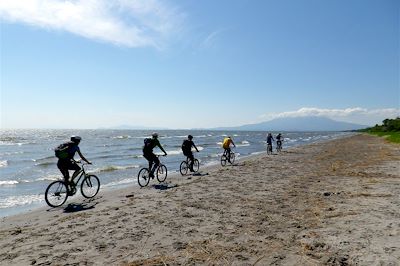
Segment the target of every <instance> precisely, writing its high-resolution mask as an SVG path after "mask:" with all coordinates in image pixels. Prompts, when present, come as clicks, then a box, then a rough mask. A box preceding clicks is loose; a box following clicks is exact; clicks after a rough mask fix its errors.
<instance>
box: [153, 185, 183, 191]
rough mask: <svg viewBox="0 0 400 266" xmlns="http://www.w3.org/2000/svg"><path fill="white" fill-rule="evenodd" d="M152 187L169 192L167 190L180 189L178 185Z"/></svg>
mask: <svg viewBox="0 0 400 266" xmlns="http://www.w3.org/2000/svg"><path fill="white" fill-rule="evenodd" d="M152 187H153V188H155V189H159V190H167V189H171V188H175V187H178V185H170V184H158V185H153V186H152Z"/></svg>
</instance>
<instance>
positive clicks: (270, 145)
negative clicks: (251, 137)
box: [267, 143, 272, 154]
mask: <svg viewBox="0 0 400 266" xmlns="http://www.w3.org/2000/svg"><path fill="white" fill-rule="evenodd" d="M267 154H272V144H269V143H268V144H267Z"/></svg>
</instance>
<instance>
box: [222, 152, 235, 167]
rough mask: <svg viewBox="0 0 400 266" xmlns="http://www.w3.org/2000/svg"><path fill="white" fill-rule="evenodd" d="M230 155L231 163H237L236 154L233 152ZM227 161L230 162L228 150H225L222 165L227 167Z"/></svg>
mask: <svg viewBox="0 0 400 266" xmlns="http://www.w3.org/2000/svg"><path fill="white" fill-rule="evenodd" d="M229 155H230V163H231V164H233V163H234V162H235V153H234V152H233V151H232V150H231V151H230V154H229ZM227 161H228V150H224V153H223V154H222V156H221V165H222V166H225V165H226V162H227Z"/></svg>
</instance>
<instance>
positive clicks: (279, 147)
mask: <svg viewBox="0 0 400 266" xmlns="http://www.w3.org/2000/svg"><path fill="white" fill-rule="evenodd" d="M281 151H282V141H280V140H278V141H277V142H276V152H277V153H279V152H281Z"/></svg>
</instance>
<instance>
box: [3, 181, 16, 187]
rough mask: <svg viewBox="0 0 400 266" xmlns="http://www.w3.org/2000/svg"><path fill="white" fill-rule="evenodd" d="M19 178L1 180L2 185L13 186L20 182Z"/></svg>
mask: <svg viewBox="0 0 400 266" xmlns="http://www.w3.org/2000/svg"><path fill="white" fill-rule="evenodd" d="M18 183H19V182H18V181H17V180H7V181H0V186H13V185H16V184H18Z"/></svg>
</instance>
